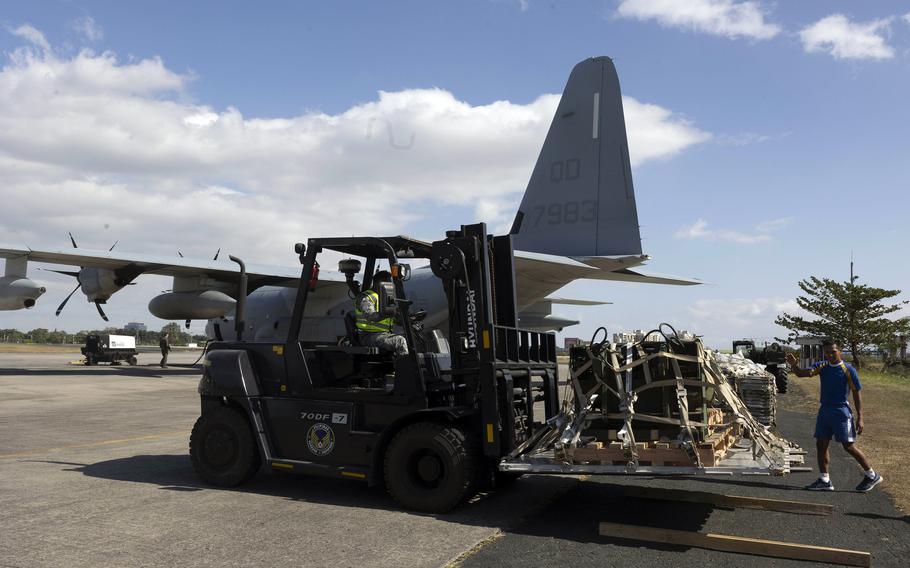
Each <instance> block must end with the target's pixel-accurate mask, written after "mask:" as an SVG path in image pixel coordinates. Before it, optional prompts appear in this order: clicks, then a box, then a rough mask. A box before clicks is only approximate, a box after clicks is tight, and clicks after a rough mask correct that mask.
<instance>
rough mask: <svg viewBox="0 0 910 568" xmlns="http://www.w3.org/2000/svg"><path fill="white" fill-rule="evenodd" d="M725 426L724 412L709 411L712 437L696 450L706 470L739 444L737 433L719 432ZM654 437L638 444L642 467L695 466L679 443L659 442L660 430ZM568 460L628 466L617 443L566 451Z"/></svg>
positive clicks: (666, 439) (655, 432)
mask: <svg viewBox="0 0 910 568" xmlns="http://www.w3.org/2000/svg"><path fill="white" fill-rule="evenodd" d="M724 422H725V417H724V414H723V412H721V411H720V410H719V409H716V408H711V409H708V419H707V424H708V432H709V435H708V437H707V438H706V439H705V440H704V441H703V442H701V443H699V444H698V446H697V448H696V451H697V452H698V456H699V458H700V459H701V463H702V465H703V466H705V467H714V466H716V465H717V464H718V462H719V461H720V460H721V459H722V458H723V456H724V454H725V453H726V452H727V449H728V448H729V447H730V446H732V445H733V444H735V443H736V440H737V438H738V436H737V431H736V429H734V428H724V429H720V428H716V427H717V426H719V425H721V424H724ZM608 434H609V436H610V438H613V437H614V436H616V431H615V430H610V431H609V432H608ZM651 436H652V438H654V439H653V440H649V441H646V442H638V443H636V444H635V453H636V454H638V463H639V465H649V466H682V467H688V466H692V465H694V464H693V463H692V460H691V459H690V458H689V455H688V454H687V453H686V451H685V450H684V449H683V448H682V447H680V443H679V441H678V440H670V439H668V438H659V430H652V431H651ZM566 458H567V459H568V460H569V461H572V462H574V463H586V464H597V465H625V464H626V463H627V462H628V458H627V457H626V454H625V451H624V450H623V444H622V442H620V441H618V440H615V439H611V440H608V441H606V442H601V441H597V442H592V443H589V444H588V445H586V446H584V447H582V448H567V449H566Z"/></svg>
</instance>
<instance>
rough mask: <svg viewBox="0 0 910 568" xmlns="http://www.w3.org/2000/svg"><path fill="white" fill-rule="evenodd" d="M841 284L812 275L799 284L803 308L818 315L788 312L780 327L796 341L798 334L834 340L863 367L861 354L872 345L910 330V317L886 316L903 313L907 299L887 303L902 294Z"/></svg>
mask: <svg viewBox="0 0 910 568" xmlns="http://www.w3.org/2000/svg"><path fill="white" fill-rule="evenodd" d="M856 278H857V277H852V280H853V281H852V282H837V281H835V280H831V279H829V278H816V277H815V276H810V277H809V278H807V279H806V280H801V281H800V282H799V287H800V288H801V289H802V291H803V292H805V295H804V296H799V297H797V298H796V303H797V305H799V307H800V308H802V309H803V310H805V311H807V312H809V313H810V314H813V315H815V316H818V319H808V318H804V317H801V316H795V315H790V314H787V313H784V314H781V315H779V316H777V319H776V320H775V321H774V323H776V324H777V325H780V326H783V327H786V328H787V329H789V330H790V331H791V334H790V339H791V340H792V339H793V338H794V337H795V336H796V335H797V334H798V333H807V334H811V335H821V336H826V337H830V338H832V339H834V340H835V341H837V342H838V343H839V344H840V345H842V346H844V347H846V348H848V349H850V351H851V352H852V354H853V363H854V365H856V367H858V368H859V367H861V366H862V361H861V358H860V355H861V354H862V353H863V351H864V350H866V349H868V347H869V346H870V345H880V344H888V343H890V342H891V341H892V339H893V338H894V336H895V335H896V334H899V333H907V332H908V331H910V318H908V317H904V318H898V319H888V318H886V317H885V316H886V315H888V314H891V313H894V312H896V311H898V310H900V309H901V308H902V307H903V306H904V305H906V304H907V303H908V301H907V300H904V301H901V302H897V303H895V304H887V303H884V300H887V299H888V298H893V297H894V296H897V295H898V294H900V293H901V291H900V290H885V289H884V288H873V287H871V286H867V285H865V284H856V282H855V280H856Z"/></svg>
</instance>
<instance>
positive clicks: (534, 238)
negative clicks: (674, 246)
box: [510, 57, 641, 256]
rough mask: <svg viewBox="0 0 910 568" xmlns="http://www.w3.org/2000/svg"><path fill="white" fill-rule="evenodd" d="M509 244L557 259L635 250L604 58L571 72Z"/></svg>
mask: <svg viewBox="0 0 910 568" xmlns="http://www.w3.org/2000/svg"><path fill="white" fill-rule="evenodd" d="M510 232H511V233H512V234H513V235H515V236H514V243H515V248H516V249H518V250H523V251H528V252H539V253H545V254H553V255H562V256H606V255H637V254H641V236H640V234H639V229H638V212H637V210H636V207H635V192H634V190H633V187H632V169H631V166H630V163H629V145H628V141H627V140H626V125H625V118H624V116H623V109H622V95H621V94H620V90H619V78H618V77H617V75H616V68H615V67H614V66H613V61H612V60H610V58H608V57H594V58H590V59H586V60H584V61H582V62H581V63H579V64H578V65H576V66H575V68H574V69H573V70H572V73H571V75H569V80H568V82H567V83H566V87H565V90H564V91H563V94H562V98H561V99H560V101H559V106H558V107H557V109H556V115H555V116H554V117H553V122H552V123H551V124H550V131H549V132H548V133H547V138H546V141H545V142H544V145H543V148H541V150H540V156H539V157H538V159H537V164H536V165H535V166H534V171H533V173H532V174H531V180H530V182H528V187H527V190H526V191H525V194H524V197H523V198H522V201H521V205H520V206H519V208H518V213H517V214H516V215H515V221H514V222H513V224H512V230H511V231H510Z"/></svg>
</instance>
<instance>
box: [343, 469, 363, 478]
mask: <svg viewBox="0 0 910 568" xmlns="http://www.w3.org/2000/svg"><path fill="white" fill-rule="evenodd" d="M341 475H344V476H346V477H356V478H357V479H366V478H367V476H366V474H365V473H357V472H356V471H342V472H341Z"/></svg>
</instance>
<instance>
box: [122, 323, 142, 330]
mask: <svg viewBox="0 0 910 568" xmlns="http://www.w3.org/2000/svg"><path fill="white" fill-rule="evenodd" d="M123 329H125V330H127V331H148V327H147V326H146V325H145V324H144V323H140V322H138V321H131V322H130V323H128V324H126V325H125V326H123Z"/></svg>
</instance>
